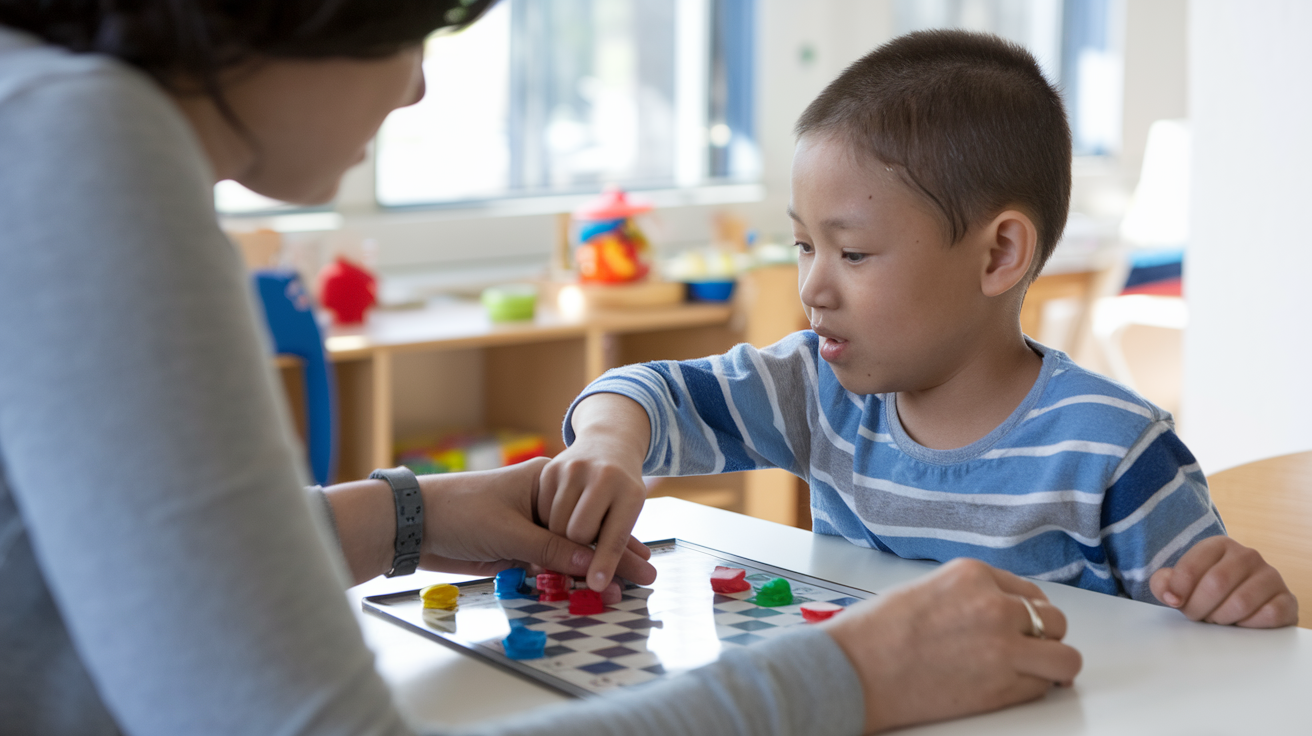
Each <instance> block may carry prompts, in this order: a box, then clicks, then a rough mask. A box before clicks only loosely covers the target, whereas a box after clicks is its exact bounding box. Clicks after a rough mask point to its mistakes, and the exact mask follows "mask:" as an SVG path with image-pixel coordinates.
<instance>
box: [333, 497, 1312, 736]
mask: <svg viewBox="0 0 1312 736" xmlns="http://www.w3.org/2000/svg"><path fill="white" fill-rule="evenodd" d="M634 533H635V535H636V536H637V537H638V538H639V539H650V540H656V539H664V538H669V537H677V538H680V539H684V540H687V541H690V542H696V543H698V544H703V545H706V546H708V547H714V548H717V549H720V550H723V551H725V552H730V553H732V554H736V555H740V556H742V557H747V558H750V559H754V560H758V561H761V562H766V563H769V564H772V565H775V566H778V567H782V568H786V569H789V570H795V571H797V572H802V573H806V574H808V575H813V576H815V577H818V578H823V579H826V580H832V581H835V582H840V583H845V584H847V585H851V586H854V587H858V588H863V589H865V590H870V591H873V592H876V593H878V592H880V591H883V590H887V589H888V588H890V587H891V586H894V585H897V584H899V583H901V582H903V581H907V580H911V579H913V578H915V577H918V576H919V575H922V574H924V573H925V572H927V571H928V570H930V569H932V568H933V566H934V563H928V562H918V561H911V560H903V559H900V558H898V557H895V556H893V555H888V554H884V553H881V552H877V551H874V550H868V549H862V548H859V547H855V546H853V545H851V544H849V543H847V542H846V541H844V540H843V539H841V538H838V537H827V536H821V535H816V534H812V533H810V532H806V531H802V530H800V529H794V528H791V527H786V526H781V525H778V524H773V523H771V522H767V521H761V520H759V519H753V518H751V517H747V516H742V515H740V514H734V513H730V512H727V511H721V510H718V509H713V508H710V507H707V506H701V505H698V504H694V503H689V502H687V501H680V500H677V499H673V498H657V499H652V500H650V501H648V502H647V505H646V508H645V509H644V511H643V514H642V518H641V519H640V520H639V522H638V526H637V528H636V529H635V530H634ZM455 577H456V576H442V575H437V574H433V573H418V574H416V576H414V577H411V578H408V579H407V578H396V579H392V580H387V579H384V578H380V579H379V580H376V581H373V582H370V583H366V584H365V585H362V586H359V587H357V588H354V589H352V591H351V593H352V596H353V598H352V600H353V601H354V602H356V603H357V604H358V598H359V597H360V596H362V595H374V594H378V593H383V592H389V591H394V590H408V589H413V588H416V587H419V586H421V585H429V584H431V583H432V582H435V581H439V580H451V579H454V578H455ZM1039 585H1040V586H1041V587H1042V588H1043V589H1044V592H1046V593H1047V594H1048V597H1049V598H1050V599H1051V600H1052V601H1053V603H1055V604H1056V605H1058V606H1060V607H1061V608H1062V610H1063V611H1065V612H1066V615H1067V617H1068V619H1069V622H1070V632H1069V634H1068V636H1067V639H1066V641H1067V642H1069V643H1070V644H1072V645H1073V646H1075V647H1076V648H1078V649H1079V650H1080V651H1081V652H1082V653H1083V655H1084V670H1083V671H1082V672H1081V673H1080V676H1079V677H1078V678H1077V679H1076V681H1075V687H1074V688H1073V689H1071V690H1054V691H1052V692H1051V693H1050V694H1049V695H1048V696H1047V697H1046V698H1044V699H1043V700H1040V701H1038V702H1035V703H1031V704H1028V705H1023V706H1019V707H1016V708H1011V709H1008V710H1005V711H1002V712H999V713H992V714H988V715H984V716H977V717H974V718H967V719H963V720H959V721H953V722H950V723H942V724H936V725H931V726H925V727H922V728H919V729H912V730H911V731H908V732H910V733H916V734H972V735H979V734H1008V735H1009V736H1010V735H1013V734H1045V735H1047V734H1056V733H1061V734H1117V735H1118V736H1124V735H1125V734H1153V735H1154V736H1157V735H1159V734H1190V735H1191V736H1197V735H1200V734H1258V733H1261V734H1286V733H1302V734H1312V631H1310V630H1306V629H1297V628H1288V629H1280V630H1277V631H1251V630H1245V629H1236V628H1231V627H1223V626H1212V625H1207V624H1197V623H1192V622H1190V621H1188V620H1186V619H1185V618H1184V617H1183V616H1182V615H1180V614H1179V613H1178V612H1176V611H1173V610H1169V609H1166V608H1162V607H1159V606H1152V605H1148V604H1145V603H1138V602H1135V601H1131V600H1126V599H1123V598H1113V597H1111V596H1107V595H1103V594H1100V593H1092V592H1089V591H1085V590H1079V589H1076V588H1071V587H1068V586H1064V585H1057V584H1052V583H1042V582H1040V583H1039ZM1307 605H1312V602H1308V603H1307ZM360 617H361V621H362V624H363V626H364V631H365V636H366V638H367V640H368V641H369V644H370V646H372V647H373V648H374V650H375V652H377V655H378V669H379V671H380V672H381V673H382V675H383V677H384V679H386V680H387V681H388V683H389V684H390V685H391V686H392V688H393V690H394V692H395V694H396V699H397V702H398V704H399V705H400V707H401V708H402V710H403V711H404V712H405V713H406V714H407V715H408V716H410V717H412V718H413V719H415V720H416V721H418V722H421V723H432V724H434V725H438V724H441V725H455V724H460V723H467V722H470V721H476V720H483V719H487V718H490V717H495V716H496V715H501V714H506V713H511V712H515V711H520V710H526V709H529V708H534V707H538V706H541V705H544V704H548V703H557V702H561V701H563V700H567V699H568V698H567V697H566V696H564V695H559V694H556V693H555V692H553V691H550V690H547V689H545V688H543V687H540V686H538V685H535V684H533V683H531V682H528V681H526V680H522V679H520V678H518V677H515V676H513V675H510V674H507V673H504V672H502V671H501V670H498V669H496V668H494V667H492V666H490V665H486V664H483V663H482V662H480V661H478V660H476V659H473V658H472V657H467V656H464V655H461V654H459V653H457V652H455V651H453V650H450V649H447V648H446V647H443V646H442V645H440V644H437V643H436V642H433V641H429V640H427V639H424V638H422V637H420V636H417V635H415V634H412V633H410V632H407V631H405V630H403V629H401V628H400V627H399V626H396V625H393V624H391V623H388V622H386V621H384V620H382V619H380V618H377V617H374V616H372V615H369V614H364V613H361V614H360ZM900 733H901V732H900Z"/></svg>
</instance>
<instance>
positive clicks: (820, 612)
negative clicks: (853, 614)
mask: <svg viewBox="0 0 1312 736" xmlns="http://www.w3.org/2000/svg"><path fill="white" fill-rule="evenodd" d="M841 610H843V607H842V606H839V605H835V604H833V603H826V602H824V601H812V602H810V603H803V604H802V620H803V621H809V622H810V623H813V624H814V623H819V622H820V621H825V620H827V619H830V618H833V617H834V614H836V613H838V612H839V611H841Z"/></svg>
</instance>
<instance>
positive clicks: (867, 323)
mask: <svg viewBox="0 0 1312 736" xmlns="http://www.w3.org/2000/svg"><path fill="white" fill-rule="evenodd" d="M792 185H793V192H792V205H791V207H790V214H791V215H792V217H793V235H794V238H795V240H796V242H797V246H798V248H799V250H800V253H799V260H798V264H799V271H798V289H799V291H800V292H801V298H802V304H803V305H804V307H805V309H806V313H807V316H808V317H809V318H810V320H811V327H812V329H814V330H815V331H816V333H817V334H819V335H820V338H821V340H820V356H821V357H822V358H824V359H825V361H827V362H828V363H829V365H830V366H831V367H832V368H833V370H834V374H835V375H836V376H837V377H838V380H839V381H840V382H841V383H842V384H843V387H844V388H846V389H847V390H849V391H851V392H853V393H857V394H874V393H888V392H897V391H918V390H924V389H928V388H932V387H935V386H938V385H941V384H943V383H945V382H947V381H948V380H949V379H951V378H952V377H953V376H954V375H956V374H957V373H958V372H960V371H961V370H963V368H965V367H966V366H967V365H968V364H969V363H970V362H971V359H972V357H974V356H976V355H977V354H978V351H979V350H981V349H982V344H981V339H982V337H983V336H984V335H985V334H988V333H991V332H992V331H991V330H989V329H987V327H988V325H986V324H985V322H986V316H987V315H988V313H989V311H990V310H988V309H986V308H984V307H985V305H984V303H983V302H984V300H985V297H984V295H983V293H982V289H981V284H980V273H981V271H982V270H983V269H984V268H985V267H986V263H987V260H988V254H987V251H986V250H984V251H982V250H981V248H980V247H979V243H978V242H976V241H972V239H971V237H970V236H969V235H968V236H967V237H966V238H965V239H964V240H963V241H962V242H960V243H957V244H956V245H953V246H951V247H949V244H948V243H947V239H946V237H945V235H944V233H943V228H942V226H941V225H940V224H939V220H938V219H936V218H935V217H934V215H932V214H931V211H930V210H929V205H928V204H926V203H925V202H924V201H923V200H922V199H921V198H920V197H919V196H918V195H916V194H915V193H913V192H912V191H911V190H910V189H909V188H908V187H907V185H905V184H903V183H902V181H901V179H900V178H899V177H898V175H897V174H896V173H895V172H893V171H891V170H889V169H888V168H887V167H885V166H884V165H883V164H882V163H880V162H879V161H876V160H874V159H869V158H865V157H863V156H862V155H861V154H858V153H856V152H855V151H853V149H852V147H851V146H850V145H848V144H846V143H845V142H843V141H842V140H841V139H839V138H835V137H831V136H825V135H819V136H817V135H807V136H803V137H802V138H801V139H800V140H799V141H798V144H797V149H796V151H795V153H794V156H793V182H792Z"/></svg>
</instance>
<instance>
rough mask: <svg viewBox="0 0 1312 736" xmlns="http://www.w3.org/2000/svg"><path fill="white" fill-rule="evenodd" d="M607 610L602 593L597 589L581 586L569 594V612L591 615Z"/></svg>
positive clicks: (577, 614)
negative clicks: (602, 599)
mask: <svg viewBox="0 0 1312 736" xmlns="http://www.w3.org/2000/svg"><path fill="white" fill-rule="evenodd" d="M605 610H606V606H605V604H603V603H602V602H601V594H600V593H598V592H597V591H595V590H590V589H588V588H581V589H579V590H576V591H574V592H573V593H570V594H569V612H570V613H572V614H574V615H575V616H591V615H593V614H594V613H602V612H604V611H605Z"/></svg>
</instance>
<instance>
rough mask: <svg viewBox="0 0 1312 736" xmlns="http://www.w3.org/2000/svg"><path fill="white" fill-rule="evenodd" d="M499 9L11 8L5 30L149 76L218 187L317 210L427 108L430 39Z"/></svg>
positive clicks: (106, 3) (370, 0) (465, 0)
mask: <svg viewBox="0 0 1312 736" xmlns="http://www.w3.org/2000/svg"><path fill="white" fill-rule="evenodd" d="M494 2H495V0H386V1H385V2H379V1H378V0H246V1H244V2H232V1H231V0H0V25H5V26H9V27H11V28H16V29H20V30H24V31H27V32H29V33H32V34H33V35H36V36H38V37H40V38H42V39H44V40H46V41H47V42H49V43H52V44H55V45H59V46H63V47H65V48H68V49H69V50H70V51H73V52H77V53H98V54H104V55H108V56H113V57H116V58H118V59H120V60H122V61H123V62H125V63H127V64H129V65H131V66H134V67H136V68H138V69H140V70H141V71H142V72H144V73H146V74H147V75H149V76H150V77H151V78H152V79H154V80H155V81H156V82H157V83H158V84H160V85H161V86H162V87H163V88H164V89H165V90H167V91H168V92H169V93H170V94H171V95H172V96H173V97H174V99H175V100H176V101H177V102H178V104H179V106H180V107H181V108H182V110H183V112H184V113H185V114H186V115H187V117H188V118H189V119H190V120H191V122H192V124H193V127H195V129H196V131H197V133H198V135H199V136H200V138H201V141H202V143H203V145H204V146H205V148H206V152H207V153H208V154H209V158H210V161H211V163H212V164H213V165H214V167H215V174H216V178H218V179H235V180H237V181H239V182H241V183H242V184H244V185H246V186H248V187H249V188H251V189H253V190H255V191H257V192H260V193H261V194H265V195H267V196H270V197H274V198H277V199H284V200H288V201H295V202H307V203H308V202H321V201H325V200H327V199H329V198H331V197H332V196H333V194H334V193H335V192H336V188H337V181H338V179H339V178H340V176H341V174H342V172H343V171H345V170H346V169H347V168H348V167H349V166H350V165H352V164H353V163H355V162H356V161H358V160H359V159H360V157H361V156H362V155H363V149H364V145H365V144H366V143H367V142H368V140H369V139H370V138H371V137H372V136H373V134H374V133H375V132H376V131H377V129H378V126H379V125H381V123H382V120H383V118H384V117H386V115H387V113H389V112H391V111H392V110H393V109H395V108H397V107H400V106H403V105H407V104H412V103H414V102H416V101H418V99H419V98H420V97H422V96H423V76H422V72H421V70H420V67H419V62H420V60H421V55H422V52H421V47H422V42H423V40H424V38H426V37H427V36H428V35H429V34H431V33H432V32H434V31H436V30H439V29H452V30H458V29H460V28H463V27H464V26H466V25H468V24H469V23H472V22H473V21H474V20H476V19H477V18H478V17H479V16H481V15H482V14H483V13H484V12H485V11H486V10H487V9H488V7H490V6H491V5H492V4H493V3H494Z"/></svg>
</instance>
